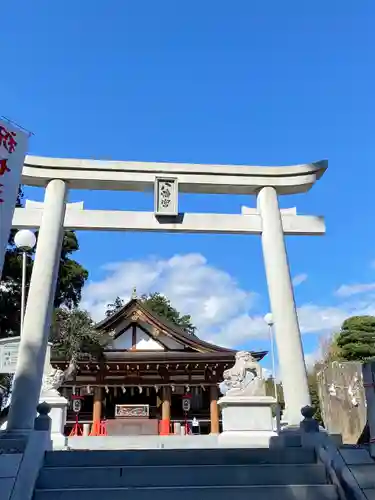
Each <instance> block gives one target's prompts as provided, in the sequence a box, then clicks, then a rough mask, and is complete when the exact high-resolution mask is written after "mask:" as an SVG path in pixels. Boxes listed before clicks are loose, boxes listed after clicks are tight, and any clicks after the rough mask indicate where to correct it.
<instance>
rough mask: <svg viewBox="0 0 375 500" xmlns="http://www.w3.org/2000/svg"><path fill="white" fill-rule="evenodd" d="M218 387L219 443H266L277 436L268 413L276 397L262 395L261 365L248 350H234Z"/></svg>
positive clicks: (271, 416) (254, 444)
mask: <svg viewBox="0 0 375 500" xmlns="http://www.w3.org/2000/svg"><path fill="white" fill-rule="evenodd" d="M220 390H221V392H222V393H223V394H224V396H223V397H222V398H221V399H219V401H218V404H219V406H220V409H221V415H222V422H223V432H222V433H221V434H220V435H219V444H220V445H221V446H228V447H229V446H235V447H254V448H259V447H268V446H269V445H270V441H271V439H272V438H275V437H276V436H277V432H276V431H275V424H274V418H273V415H272V409H273V407H274V406H275V405H276V404H277V401H276V399H275V398H273V397H270V396H266V395H265V384H264V380H263V377H262V370H261V367H260V365H259V363H258V362H257V361H256V360H255V359H254V358H253V357H252V356H251V354H250V353H249V352H246V351H240V352H238V353H237V354H236V362H235V364H234V366H233V367H232V368H230V369H229V370H226V371H225V372H224V381H223V382H222V383H221V384H220Z"/></svg>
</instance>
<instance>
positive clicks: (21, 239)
mask: <svg viewBox="0 0 375 500" xmlns="http://www.w3.org/2000/svg"><path fill="white" fill-rule="evenodd" d="M35 243H36V237H35V234H34V233H33V232H32V231H29V230H28V229H21V231H18V232H17V233H16V235H15V237H14V244H15V245H16V247H17V248H19V249H20V250H21V251H22V288H21V335H22V328H23V318H24V316H25V298H26V259H27V252H28V251H29V250H32V249H33V248H34V247H35Z"/></svg>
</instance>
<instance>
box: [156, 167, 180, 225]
mask: <svg viewBox="0 0 375 500" xmlns="http://www.w3.org/2000/svg"><path fill="white" fill-rule="evenodd" d="M154 191H155V192H154V196H155V207H154V211H155V215H157V216H169V217H176V216H177V215H178V181H177V178H175V177H156V179H155V187H154Z"/></svg>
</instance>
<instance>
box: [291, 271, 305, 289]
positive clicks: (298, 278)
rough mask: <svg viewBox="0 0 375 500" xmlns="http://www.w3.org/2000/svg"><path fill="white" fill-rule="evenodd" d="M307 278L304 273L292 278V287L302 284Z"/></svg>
mask: <svg viewBox="0 0 375 500" xmlns="http://www.w3.org/2000/svg"><path fill="white" fill-rule="evenodd" d="M307 278H308V276H307V274H305V273H302V274H297V276H294V278H293V280H292V282H293V286H299V285H301V284H302V283H304V282H305V281H306V280H307Z"/></svg>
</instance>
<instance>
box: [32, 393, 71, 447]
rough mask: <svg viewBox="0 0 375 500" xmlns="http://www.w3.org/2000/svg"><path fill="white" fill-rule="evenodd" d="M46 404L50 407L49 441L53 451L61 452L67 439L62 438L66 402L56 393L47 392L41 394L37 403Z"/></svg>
mask: <svg viewBox="0 0 375 500" xmlns="http://www.w3.org/2000/svg"><path fill="white" fill-rule="evenodd" d="M44 401H45V402H46V403H48V404H49V405H50V407H51V411H50V413H49V417H50V418H51V420H52V422H51V440H52V444H53V449H54V450H59V449H60V450H61V449H63V448H64V447H65V446H66V443H67V438H66V437H65V436H64V427H65V423H66V411H67V407H68V400H67V399H66V398H64V397H63V396H60V394H59V393H58V392H57V391H49V392H47V393H45V394H41V396H40V400H39V402H40V403H42V402H44Z"/></svg>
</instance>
